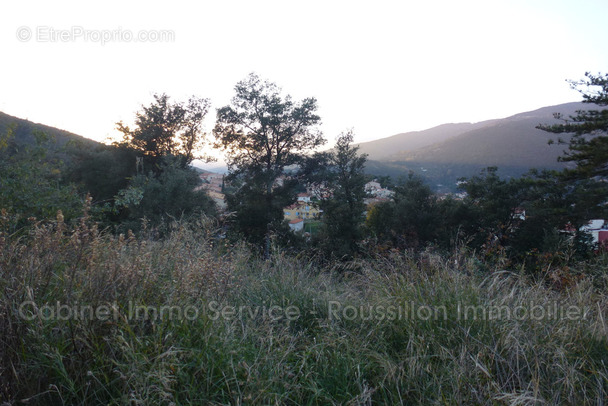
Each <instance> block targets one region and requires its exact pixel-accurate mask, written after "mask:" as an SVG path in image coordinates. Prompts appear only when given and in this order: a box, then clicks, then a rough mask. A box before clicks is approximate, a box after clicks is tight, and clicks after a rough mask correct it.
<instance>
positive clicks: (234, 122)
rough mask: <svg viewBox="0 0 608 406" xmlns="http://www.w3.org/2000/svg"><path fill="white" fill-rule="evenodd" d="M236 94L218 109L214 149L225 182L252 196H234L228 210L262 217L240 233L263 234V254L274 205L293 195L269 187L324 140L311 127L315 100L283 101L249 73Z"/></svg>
mask: <svg viewBox="0 0 608 406" xmlns="http://www.w3.org/2000/svg"><path fill="white" fill-rule="evenodd" d="M235 92H236V94H235V96H234V98H233V99H232V103H231V105H230V106H225V107H222V108H220V109H218V111H217V121H216V125H215V128H214V131H213V132H214V134H215V136H216V137H217V139H218V141H217V146H218V147H220V148H222V149H223V150H224V151H225V152H226V154H227V158H228V164H229V168H230V172H231V176H230V179H231V180H237V179H238V180H239V181H240V182H241V183H242V185H243V187H245V189H244V190H248V191H250V192H251V193H246V194H245V193H241V194H239V196H240V199H238V205H234V204H233V205H232V206H229V208H230V210H234V211H236V212H237V216H240V217H241V218H243V216H245V214H244V213H249V212H255V213H256V214H258V215H259V216H261V217H260V219H259V221H258V219H256V220H255V221H254V222H251V223H249V225H250V226H252V227H253V228H252V227H249V226H248V227H245V228H244V229H242V230H241V231H242V232H244V233H246V235H247V237H249V238H250V239H252V240H256V239H257V238H259V235H262V234H263V235H264V236H265V242H266V243H265V255H266V256H268V254H269V244H270V234H271V233H272V230H273V227H274V226H275V225H276V224H278V222H279V221H280V219H281V218H282V212H279V211H278V210H277V205H278V202H281V204H283V203H284V202H285V201H287V200H289V199H293V197H294V196H293V195H292V196H284V195H282V192H287V191H288V189H287V188H274V186H275V182H276V180H277V179H278V177H279V176H281V175H283V174H284V170H285V168H286V167H288V166H290V165H294V164H296V163H298V162H300V161H301V159H302V156H303V155H302V154H304V153H305V152H306V151H308V150H311V149H313V148H315V147H317V146H320V145H322V144H323V143H324V142H325V140H324V139H323V137H322V135H321V133H320V132H318V131H317V130H316V129H315V126H316V125H317V124H318V123H319V122H320V118H319V116H318V115H316V110H317V101H316V99H314V98H307V99H304V100H302V101H301V102H294V101H293V100H292V98H291V97H290V96H289V95H288V96H285V97H282V96H281V91H280V89H279V88H278V87H277V86H276V85H275V84H274V83H271V82H268V81H263V80H262V79H260V78H259V77H258V76H257V75H255V74H253V73H252V74H250V75H249V76H248V77H247V78H246V79H244V80H242V81H240V82H238V83H237V85H236V86H235ZM231 201H232V202H233V203H234V202H237V201H236V200H235V199H234V198H233V199H232V200H229V203H230V202H231ZM292 201H293V200H292ZM262 212H265V213H263V214H262ZM245 221H246V220H245ZM237 224H243V221H239V222H238V223H237ZM256 242H258V243H259V242H260V240H257V241H256Z"/></svg>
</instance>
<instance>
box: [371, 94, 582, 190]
mask: <svg viewBox="0 0 608 406" xmlns="http://www.w3.org/2000/svg"><path fill="white" fill-rule="evenodd" d="M593 108H594V106H593V105H589V104H583V103H580V102H578V103H566V104H560V105H556V106H549V107H543V108H540V109H538V110H534V111H529V112H525V113H520V114H516V115H514V116H511V117H507V118H504V119H495V120H488V121H483V122H480V123H474V124H470V123H460V124H445V125H441V126H438V127H434V128H431V129H429V130H425V131H418V132H412V133H404V134H398V135H395V136H392V137H388V138H384V139H381V140H376V141H372V142H368V143H363V144H361V151H362V152H366V153H368V154H370V159H371V160H370V162H369V163H368V166H367V171H368V173H373V174H377V175H385V174H389V175H391V176H399V175H400V174H405V173H407V172H408V171H414V172H417V173H419V174H421V175H423V176H425V177H427V178H428V179H429V181H430V183H431V184H432V185H434V186H435V188H436V189H438V190H443V189H446V190H453V189H454V185H455V182H456V181H457V180H458V179H459V178H461V177H469V176H472V175H475V174H478V173H479V171H480V170H481V169H483V168H485V167H488V166H497V167H498V168H499V172H500V173H501V175H503V176H507V177H508V176H521V175H522V174H524V173H526V172H527V171H528V170H530V169H531V168H538V169H560V168H564V167H565V165H566V164H565V163H562V162H558V161H557V158H558V157H559V156H560V155H562V154H563V151H564V149H565V148H566V146H564V145H556V144H554V145H548V141H549V140H550V139H555V138H556V136H555V134H549V133H546V132H544V131H542V130H538V129H536V126H537V125H539V124H553V123H557V122H558V121H557V119H556V118H555V117H554V113H561V114H562V116H564V117H568V116H571V115H574V114H576V111H577V110H588V109H593Z"/></svg>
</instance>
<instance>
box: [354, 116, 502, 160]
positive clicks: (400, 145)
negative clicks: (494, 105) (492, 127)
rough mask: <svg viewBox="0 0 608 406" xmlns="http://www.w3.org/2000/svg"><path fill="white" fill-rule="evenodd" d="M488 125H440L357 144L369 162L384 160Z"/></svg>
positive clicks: (485, 122) (482, 123)
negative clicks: (398, 153) (400, 152)
mask: <svg viewBox="0 0 608 406" xmlns="http://www.w3.org/2000/svg"><path fill="white" fill-rule="evenodd" d="M491 121H492V122H493V121H495V120H491ZM489 123H490V121H483V122H480V123H455V124H442V125H439V126H437V127H433V128H429V129H427V130H423V131H410V132H407V133H400V134H396V135H393V136H390V137H386V138H381V139H379V140H374V141H369V142H363V143H361V144H359V151H360V152H361V153H365V154H367V155H368V157H369V159H371V160H385V159H388V158H390V156H391V155H393V154H395V152H399V151H412V150H416V149H419V148H423V147H426V146H429V145H433V144H435V143H439V142H442V141H445V140H447V139H449V138H452V137H455V136H457V135H460V134H464V133H466V132H468V131H472V130H475V129H477V128H481V127H484V126H485V125H488V124H489Z"/></svg>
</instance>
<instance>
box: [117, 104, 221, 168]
mask: <svg viewBox="0 0 608 406" xmlns="http://www.w3.org/2000/svg"><path fill="white" fill-rule="evenodd" d="M209 105H210V102H209V100H208V99H200V98H197V97H194V96H193V97H191V98H190V99H189V100H188V102H171V101H170V100H169V96H167V95H166V94H160V95H159V94H155V95H154V102H153V103H152V104H151V105H150V106H147V107H146V106H142V111H140V112H137V113H136V116H135V126H136V127H135V128H134V129H131V128H129V126H126V125H125V124H124V123H122V122H119V123H117V128H118V130H119V131H120V132H121V133H123V141H122V143H119V145H123V146H128V147H130V148H132V149H134V150H135V151H137V152H138V153H139V154H141V155H142V156H143V157H144V158H145V162H144V164H145V165H146V166H148V165H149V168H145V170H146V171H149V170H152V171H154V172H158V171H159V170H160V169H161V162H162V159H163V157H166V156H172V157H178V163H179V166H180V167H181V168H186V167H187V166H188V165H189V164H190V163H191V162H192V160H193V159H195V158H197V153H198V150H199V148H200V147H201V144H202V141H203V139H204V136H205V134H204V133H203V132H202V125H203V120H204V118H205V116H206V115H207V111H208V110H209Z"/></svg>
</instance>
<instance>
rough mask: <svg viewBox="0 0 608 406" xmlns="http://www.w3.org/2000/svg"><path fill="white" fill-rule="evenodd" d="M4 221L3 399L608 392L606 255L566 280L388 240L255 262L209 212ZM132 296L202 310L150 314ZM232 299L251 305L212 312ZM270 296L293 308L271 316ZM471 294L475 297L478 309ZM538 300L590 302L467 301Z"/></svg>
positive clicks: (492, 397)
mask: <svg viewBox="0 0 608 406" xmlns="http://www.w3.org/2000/svg"><path fill="white" fill-rule="evenodd" d="M3 221H7V220H6V219H5V220H3ZM7 229H8V227H2V226H0V230H5V231H0V288H1V291H2V297H1V300H0V351H1V353H0V401H3V402H7V403H9V404H20V403H22V402H25V401H27V403H28V404H133V405H137V404H142V405H143V404H146V405H147V404H167V405H170V404H174V405H178V404H218V405H219V404H292V405H300V404H350V405H366V404H454V403H458V404H515V405H519V404H555V403H566V404H603V402H604V400H605V399H606V398H607V392H608V368H607V364H608V344H607V343H608V341H607V340H606V333H607V327H606V317H608V314H607V309H608V303H607V295H606V291H605V286H606V285H605V282H604V281H605V280H606V277H605V275H606V268H605V265H606V258H605V257H603V258H598V259H597V261H595V262H593V263H588V264H581V267H580V273H584V274H585V275H588V276H584V277H580V278H577V279H576V283H574V284H572V285H570V286H568V287H567V288H564V289H561V290H556V289H554V288H553V287H552V286H551V285H550V284H546V283H541V282H535V281H532V280H529V279H528V277H527V276H525V274H524V273H521V274H520V273H517V274H514V273H509V272H505V271H503V270H500V269H496V270H494V271H491V272H486V273H484V274H481V273H480V272H478V270H477V269H476V265H475V261H473V260H472V259H470V258H469V259H467V256H466V255H464V254H463V253H459V255H455V256H454V257H452V258H446V257H442V256H439V255H436V254H434V253H432V252H424V253H422V254H420V255H412V254H408V253H393V254H391V255H390V256H385V257H381V258H377V259H374V260H361V261H358V262H353V263H352V264H350V265H349V267H347V271H344V270H342V271H341V272H340V273H339V274H338V273H336V272H335V271H332V269H318V268H317V266H316V265H315V264H314V263H313V262H311V261H307V260H306V259H294V258H292V257H289V256H285V255H283V254H282V253H281V252H278V251H277V252H275V253H274V256H273V258H272V259H271V260H270V261H261V260H258V259H257V258H255V257H254V256H252V255H251V254H250V252H249V250H248V249H247V248H246V247H245V246H234V247H227V246H218V245H217V241H216V240H215V239H214V238H213V235H214V232H213V224H212V223H210V222H209V221H207V220H205V219H201V221H199V222H198V223H196V224H175V225H174V226H173V230H172V232H171V234H170V235H169V236H168V237H167V238H165V239H163V240H161V241H154V240H152V239H148V238H145V237H135V236H133V235H126V236H113V235H111V234H108V233H104V232H101V231H100V230H98V229H97V228H96V227H95V225H93V224H91V223H90V222H89V220H88V219H87V218H86V217H85V218H83V219H82V220H81V221H80V222H79V223H78V224H75V225H73V226H68V225H66V224H64V223H63V221H62V219H61V217H60V216H59V217H58V219H57V221H54V222H49V223H39V224H36V225H35V226H33V227H32V228H31V232H30V233H29V235H25V236H20V237H17V236H14V235H9V234H8V233H7V232H6V230H7ZM456 257H457V258H459V260H458V262H457V263H455V261H454V258H456ZM348 269H350V270H348ZM24 303H28V305H27V306H25V307H24ZM45 305H46V307H45ZM58 305H67V306H69V307H72V308H74V307H78V306H80V307H78V308H83V307H86V306H89V307H90V308H92V309H98V308H100V307H103V306H106V307H107V309H108V312H109V314H110V316H111V317H109V318H107V320H105V319H104V318H103V317H87V318H83V319H78V318H75V317H64V318H62V317H45V316H48V311H49V309H56V308H57V306H58ZM134 306H140V307H141V306H147V307H148V308H149V309H161V308H163V306H164V307H165V308H169V309H173V310H174V311H176V312H177V311H183V310H184V309H188V310H189V311H191V312H196V316H197V317H181V318H180V317H164V318H161V317H157V318H154V317H150V318H148V319H145V318H144V317H134V315H133V311H132V310H133V307H134ZM226 306H228V307H229V309H233V310H234V309H238V308H239V307H240V306H243V309H245V310H244V313H242V315H241V317H236V316H234V315H233V316H232V317H216V316H218V313H217V312H216V310H217V309H220V308H225V307H226ZM271 306H278V307H277V308H275V310H276V309H281V310H285V309H286V308H287V307H289V306H293V307H294V308H297V309H298V311H299V315H298V317H294V318H293V320H286V318H285V317H282V318H274V317H272V313H269V312H268V311H267V310H268V309H269V308H271ZM391 306H396V307H398V308H400V309H402V311H403V314H402V315H401V317H391V313H390V312H389V311H388V309H389V308H391ZM466 306H474V307H471V308H470V309H472V310H470V312H471V313H470V314H468V317H464V314H466V313H463V309H464V308H465V307H466ZM534 306H538V307H539V308H540V307H542V308H551V306H558V307H559V309H567V308H568V307H569V306H572V308H573V309H579V311H581V312H583V313H581V314H583V315H584V317H578V318H574V319H572V320H569V319H568V318H567V317H553V318H551V317H545V318H542V319H538V320H537V319H535V318H534V317H519V318H518V317H510V318H509V317H498V318H494V319H492V318H490V317H485V318H484V317H476V318H473V317H470V316H471V314H474V312H475V311H477V312H483V311H485V310H487V309H491V308H500V309H503V310H504V309H511V310H512V309H523V310H521V311H522V312H523V311H524V310H525V311H527V312H528V313H529V312H531V311H532V309H533V307H534ZM45 309H46V311H47V314H43V315H42V316H43V317H33V316H34V315H35V314H34V313H35V312H37V311H44V310H45ZM255 309H258V313H248V312H249V311H252V312H253V311H254V310H255ZM264 309H266V310H264ZM403 309H405V310H403ZM421 309H424V310H421ZM459 309H460V310H459ZM475 309H477V310H475ZM20 311H21V314H20ZM412 311H413V312H414V313H412ZM416 311H419V312H422V313H416ZM425 312H426V313H425ZM428 312H430V313H431V314H433V316H434V317H431V318H428V319H427V317H426V316H427V315H428V314H429V313H428ZM433 312H435V313H433ZM479 314H483V313H478V314H477V315H478V316H479ZM275 315H276V313H275ZM353 315H354V317H351V316H353ZM412 315H413V316H412ZM23 316H26V317H23ZM29 316H32V317H29ZM55 316H57V315H55ZM182 316H184V314H182ZM406 316H407V317H406ZM562 316H563V315H562Z"/></svg>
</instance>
